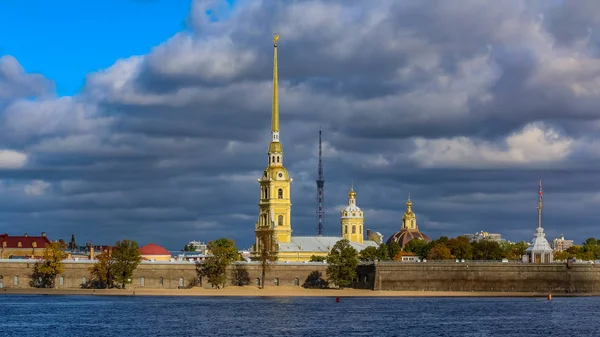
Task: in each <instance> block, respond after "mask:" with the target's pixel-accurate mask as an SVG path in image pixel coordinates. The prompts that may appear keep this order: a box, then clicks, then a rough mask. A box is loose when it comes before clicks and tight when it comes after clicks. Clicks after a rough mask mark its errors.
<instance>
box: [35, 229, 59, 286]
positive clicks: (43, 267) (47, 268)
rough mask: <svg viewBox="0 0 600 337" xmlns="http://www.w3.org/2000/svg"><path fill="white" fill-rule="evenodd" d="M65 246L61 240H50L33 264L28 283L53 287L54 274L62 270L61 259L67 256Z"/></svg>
mask: <svg viewBox="0 0 600 337" xmlns="http://www.w3.org/2000/svg"><path fill="white" fill-rule="evenodd" d="M66 248H67V246H66V245H65V244H64V243H61V242H57V241H54V242H51V243H50V244H47V245H46V247H45V248H44V252H43V256H42V259H41V260H40V261H37V262H36V263H35V264H34V266H33V273H32V274H31V281H30V282H29V285H30V286H31V287H34V288H54V283H55V279H56V275H59V274H61V273H63V272H64V264H63V260H64V259H66V258H67V253H66V252H65V249H66Z"/></svg>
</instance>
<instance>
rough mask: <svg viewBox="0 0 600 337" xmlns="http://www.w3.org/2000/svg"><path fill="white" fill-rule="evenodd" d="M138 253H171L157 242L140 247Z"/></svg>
mask: <svg viewBox="0 0 600 337" xmlns="http://www.w3.org/2000/svg"><path fill="white" fill-rule="evenodd" d="M140 255H171V253H169V251H168V250H166V249H164V248H163V247H161V246H159V245H157V244H154V243H150V244H147V245H145V246H143V247H141V248H140Z"/></svg>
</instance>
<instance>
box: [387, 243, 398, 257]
mask: <svg viewBox="0 0 600 337" xmlns="http://www.w3.org/2000/svg"><path fill="white" fill-rule="evenodd" d="M401 250H402V248H401V247H400V245H399V244H398V242H396V241H392V242H390V243H389V244H388V245H387V251H388V256H389V258H390V259H392V260H393V259H395V258H396V255H398V252H399V251H401Z"/></svg>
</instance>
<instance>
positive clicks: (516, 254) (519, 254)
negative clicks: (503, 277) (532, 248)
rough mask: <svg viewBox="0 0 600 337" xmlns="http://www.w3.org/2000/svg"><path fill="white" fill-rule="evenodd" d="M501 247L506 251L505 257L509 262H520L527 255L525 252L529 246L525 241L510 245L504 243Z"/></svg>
mask: <svg viewBox="0 0 600 337" xmlns="http://www.w3.org/2000/svg"><path fill="white" fill-rule="evenodd" d="M500 247H501V248H502V250H503V251H504V257H505V258H507V259H509V260H520V259H522V258H523V255H525V250H527V247H529V244H528V243H527V242H525V241H521V242H516V243H508V242H503V243H502V244H501V245H500Z"/></svg>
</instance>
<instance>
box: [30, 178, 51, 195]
mask: <svg viewBox="0 0 600 337" xmlns="http://www.w3.org/2000/svg"><path fill="white" fill-rule="evenodd" d="M48 187H50V184H49V183H47V182H45V181H43V180H33V181H32V182H31V183H29V184H27V185H25V187H24V190H25V194H27V195H33V196H40V195H43V194H45V193H46V190H47V189H48Z"/></svg>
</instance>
